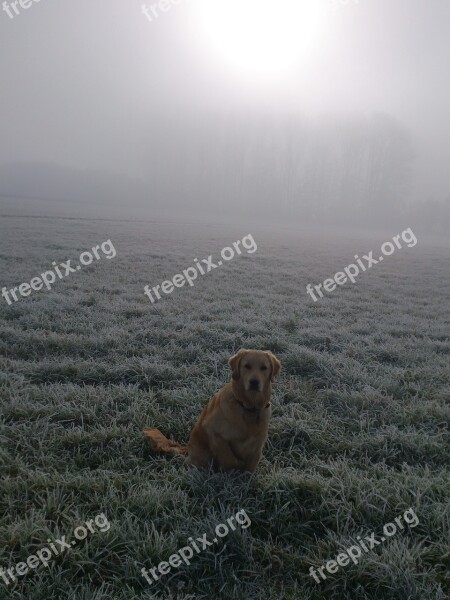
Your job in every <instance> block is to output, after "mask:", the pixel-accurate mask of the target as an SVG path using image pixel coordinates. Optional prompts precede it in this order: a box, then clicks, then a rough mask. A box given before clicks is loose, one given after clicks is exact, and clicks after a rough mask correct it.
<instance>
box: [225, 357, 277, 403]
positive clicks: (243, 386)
mask: <svg viewBox="0 0 450 600" xmlns="http://www.w3.org/2000/svg"><path fill="white" fill-rule="evenodd" d="M228 364H229V365H230V367H231V370H232V377H233V384H234V386H236V387H238V388H239V391H240V392H241V393H242V392H243V393H244V395H245V396H246V398H248V399H250V400H254V402H255V404H257V403H258V399H259V398H261V396H264V397H266V396H267V393H270V384H271V383H273V381H274V380H275V376H276V375H277V373H278V371H279V370H280V367H281V363H280V361H279V360H278V359H277V358H276V356H274V355H273V354H272V352H269V351H264V350H245V349H242V350H239V352H237V353H236V354H235V355H234V356H232V357H231V358H230V359H229V361H228Z"/></svg>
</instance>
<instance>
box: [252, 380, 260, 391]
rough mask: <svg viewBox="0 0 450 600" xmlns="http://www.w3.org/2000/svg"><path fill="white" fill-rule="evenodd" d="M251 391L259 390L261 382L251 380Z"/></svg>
mask: <svg viewBox="0 0 450 600" xmlns="http://www.w3.org/2000/svg"><path fill="white" fill-rule="evenodd" d="M250 389H251V390H259V381H258V380H257V379H250Z"/></svg>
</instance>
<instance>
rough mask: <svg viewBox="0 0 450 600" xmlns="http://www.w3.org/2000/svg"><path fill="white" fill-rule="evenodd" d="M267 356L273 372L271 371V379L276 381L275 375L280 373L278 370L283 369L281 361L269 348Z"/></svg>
mask: <svg viewBox="0 0 450 600" xmlns="http://www.w3.org/2000/svg"><path fill="white" fill-rule="evenodd" d="M266 354H267V356H268V357H269V360H270V365H271V367H272V368H271V372H270V381H271V382H272V383H273V382H274V381H275V377H276V376H277V374H278V371H279V370H280V369H281V363H280V361H279V360H278V358H277V357H276V356H275V354H272V352H270V351H269V350H268V351H267V352H266Z"/></svg>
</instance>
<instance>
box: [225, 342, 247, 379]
mask: <svg viewBox="0 0 450 600" xmlns="http://www.w3.org/2000/svg"><path fill="white" fill-rule="evenodd" d="M246 352H247V350H244V349H241V350H239V352H236V354H235V355H234V356H232V357H231V358H230V359H228V364H229V365H230V367H231V371H232V377H233V379H234V380H235V381H237V380H238V379H239V377H240V376H241V368H240V367H241V358H242V357H243V356H244V354H246Z"/></svg>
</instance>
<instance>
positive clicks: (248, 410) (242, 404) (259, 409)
mask: <svg viewBox="0 0 450 600" xmlns="http://www.w3.org/2000/svg"><path fill="white" fill-rule="evenodd" d="M236 402H237V403H238V404H239V406H240V407H241V408H242V409H243V410H245V412H249V413H259V412H261V410H262V409H261V408H247V406H245V404H244V403H243V402H241V401H240V400H238V399H237V398H236ZM269 406H270V402H268V403H267V404H266V405H265V407H264V409H266V408H269Z"/></svg>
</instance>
